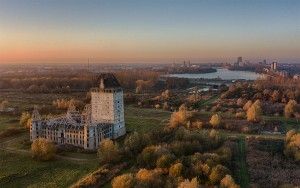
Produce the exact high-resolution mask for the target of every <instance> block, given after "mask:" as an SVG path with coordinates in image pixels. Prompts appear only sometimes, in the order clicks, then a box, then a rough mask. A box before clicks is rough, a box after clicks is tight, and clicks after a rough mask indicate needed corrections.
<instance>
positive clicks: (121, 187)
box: [111, 173, 135, 188]
mask: <svg viewBox="0 0 300 188" xmlns="http://www.w3.org/2000/svg"><path fill="white" fill-rule="evenodd" d="M134 181H135V180H134V176H133V175H132V174H130V173H128V174H123V175H120V176H117V177H115V178H114V179H113V180H112V183H111V185H112V188H132V187H134Z"/></svg>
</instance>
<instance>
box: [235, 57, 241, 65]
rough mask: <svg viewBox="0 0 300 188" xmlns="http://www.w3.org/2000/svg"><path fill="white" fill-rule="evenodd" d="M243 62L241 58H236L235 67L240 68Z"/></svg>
mask: <svg viewBox="0 0 300 188" xmlns="http://www.w3.org/2000/svg"><path fill="white" fill-rule="evenodd" d="M242 62H243V58H242V57H238V58H237V62H236V65H237V66H241V63H242Z"/></svg>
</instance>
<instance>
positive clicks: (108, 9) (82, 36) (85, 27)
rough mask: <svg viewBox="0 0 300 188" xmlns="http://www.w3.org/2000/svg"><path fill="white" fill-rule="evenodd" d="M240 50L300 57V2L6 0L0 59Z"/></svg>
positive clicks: (0, 7) (204, 54)
mask: <svg viewBox="0 0 300 188" xmlns="http://www.w3.org/2000/svg"><path fill="white" fill-rule="evenodd" d="M237 56H243V57H244V58H248V59H260V58H268V59H278V60H282V61H284V60H292V61H297V60H299V59H300V1H299V0H280V1H279V0H278V1H277V0H248V1H247V0H219V1H215V0H148V1H146V0H145V1H143V0H119V1H116V0H106V1H104V0H97V1H96V0H81V1H79V0H35V1H33V0H32V1H30V0H26V1H25V0H1V1H0V63H8V62H46V61H47V62H58V63H59V62H63V61H70V62H72V61H74V62H81V61H84V60H86V59H87V58H91V59H94V60H95V61H109V60H114V61H124V60H126V61H130V60H139V61H147V60H153V61H160V60H165V61H168V60H172V59H178V58H189V59H200V60H204V61H205V60H222V59H233V58H234V59H235V58H236V57H237ZM299 62H300V61H299Z"/></svg>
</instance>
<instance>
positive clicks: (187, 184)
mask: <svg viewBox="0 0 300 188" xmlns="http://www.w3.org/2000/svg"><path fill="white" fill-rule="evenodd" d="M198 187H199V183H198V180H197V178H193V179H192V180H191V181H190V180H188V179H186V180H184V181H183V182H181V183H180V184H179V185H178V188H198Z"/></svg>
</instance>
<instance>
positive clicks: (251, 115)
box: [247, 100, 262, 122]
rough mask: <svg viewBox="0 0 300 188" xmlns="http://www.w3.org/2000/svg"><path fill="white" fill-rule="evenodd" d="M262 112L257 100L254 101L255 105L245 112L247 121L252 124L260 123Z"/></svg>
mask: <svg viewBox="0 0 300 188" xmlns="http://www.w3.org/2000/svg"><path fill="white" fill-rule="evenodd" d="M261 113H262V110H261V103H260V101H259V100H256V101H255V103H253V104H252V106H251V107H250V108H249V109H248V111H247V120H248V121H252V122H258V121H260V116H261Z"/></svg>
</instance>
